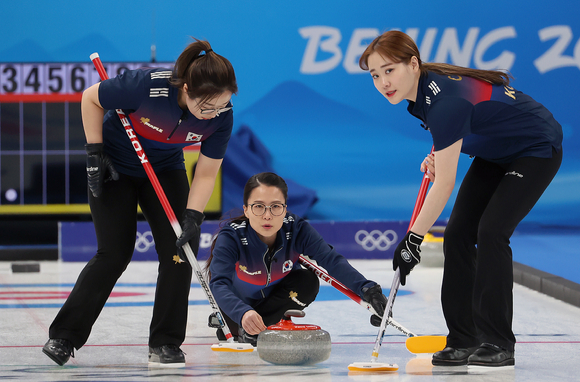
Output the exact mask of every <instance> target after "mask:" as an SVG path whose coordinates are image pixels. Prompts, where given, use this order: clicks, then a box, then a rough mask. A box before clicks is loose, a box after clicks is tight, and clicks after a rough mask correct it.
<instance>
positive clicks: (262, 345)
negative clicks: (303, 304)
mask: <svg viewBox="0 0 580 382" xmlns="http://www.w3.org/2000/svg"><path fill="white" fill-rule="evenodd" d="M304 315H305V313H304V312H303V311H301V310H288V311H286V313H285V314H284V318H282V319H281V320H280V322H278V323H277V324H275V325H270V326H268V329H267V330H264V331H263V332H261V333H260V334H259V335H258V344H257V345H258V346H257V349H258V355H259V356H260V358H262V359H263V360H264V361H266V362H270V363H273V364H276V365H312V364H315V363H319V362H323V361H326V360H327V359H328V357H330V347H331V342H330V334H329V333H328V332H327V331H325V330H322V329H320V326H316V325H297V324H294V323H293V322H292V318H291V317H304Z"/></svg>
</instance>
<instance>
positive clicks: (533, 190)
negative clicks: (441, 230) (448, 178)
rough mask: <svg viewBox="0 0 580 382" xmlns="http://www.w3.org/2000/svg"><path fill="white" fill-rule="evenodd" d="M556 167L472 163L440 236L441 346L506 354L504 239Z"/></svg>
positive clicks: (509, 300)
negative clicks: (485, 347)
mask: <svg viewBox="0 0 580 382" xmlns="http://www.w3.org/2000/svg"><path fill="white" fill-rule="evenodd" d="M561 162H562V152H561V151H560V152H559V153H556V152H555V150H554V151H553V156H552V158H551V159H544V158H533V157H525V158H520V159H517V160H515V161H514V162H512V163H510V164H506V165H498V164H495V163H491V162H488V161H485V160H483V159H481V158H475V159H474V161H473V163H472V165H471V167H470V168H469V171H468V172H467V174H466V175H465V178H464V180H463V183H462V184H461V187H460V189H459V193H458V195H457V200H456V202H455V205H454V207H453V211H452V213H451V217H450V219H449V223H448V224H447V228H446V230H445V235H444V243H443V246H444V253H445V265H444V273H443V285H442V290H441V302H442V306H443V314H444V316H445V320H446V322H447V327H448V329H449V335H448V336H447V346H451V347H455V348H465V347H474V346H479V345H480V344H481V343H484V342H487V343H492V344H495V345H498V346H501V347H503V348H506V349H508V350H511V351H513V350H514V347H515V342H516V339H515V336H514V334H513V332H512V318H513V294H512V291H513V264H512V251H511V248H510V246H509V244H510V237H511V235H512V234H513V232H514V230H515V228H516V227H517V225H518V224H519V223H520V221H522V219H523V218H524V217H525V216H526V215H527V214H528V212H530V210H531V209H532V207H533V206H534V205H535V204H536V202H537V201H538V199H539V198H540V196H541V195H542V194H543V192H544V190H545V189H546V188H547V187H548V185H549V184H550V182H551V181H552V179H553V178H554V176H555V175H556V173H557V172H558V169H559V168H560V164H561Z"/></svg>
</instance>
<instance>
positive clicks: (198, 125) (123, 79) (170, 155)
mask: <svg viewBox="0 0 580 382" xmlns="http://www.w3.org/2000/svg"><path fill="white" fill-rule="evenodd" d="M171 76H172V72H171V71H170V70H167V69H137V70H127V71H125V72H124V73H123V74H120V75H119V76H117V77H115V78H111V79H108V80H105V81H103V82H102V83H101V85H100V87H99V101H100V103H101V105H102V106H103V108H105V109H108V112H107V113H106V115H105V118H104V122H103V141H104V143H105V151H106V152H107V154H108V155H109V156H110V157H111V159H112V160H113V163H114V164H115V168H116V169H117V171H119V172H122V173H124V174H127V175H132V176H140V177H146V173H145V170H144V169H143V166H142V164H141V162H140V160H139V158H138V157H137V155H136V154H135V149H134V148H133V144H132V143H131V141H130V139H129V138H128V137H127V133H126V131H125V128H124V127H123V125H122V124H121V121H120V119H119V117H118V116H117V113H116V112H115V110H114V109H123V111H124V112H125V113H126V114H131V120H132V121H133V129H134V130H135V133H136V134H137V136H138V138H139V141H140V143H141V146H142V147H143V149H144V151H145V153H146V154H147V157H148V159H149V162H150V163H151V165H152V166H153V168H154V169H155V171H166V170H176V169H184V168H185V165H184V159H183V148H184V147H186V146H189V145H192V144H195V143H199V142H201V153H202V154H203V155H205V156H207V157H209V158H213V159H222V158H223V157H224V155H225V152H226V148H227V145H228V141H229V139H230V136H231V132H232V126H233V112H232V110H228V111H227V112H224V113H221V114H220V115H219V117H215V118H212V119H207V120H203V119H197V118H196V117H195V116H194V115H193V114H191V113H190V112H189V110H182V109H181V108H180V107H179V104H178V95H179V91H178V89H177V88H175V87H173V86H171V85H170V84H169V80H170V79H171Z"/></svg>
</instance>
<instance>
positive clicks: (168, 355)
mask: <svg viewBox="0 0 580 382" xmlns="http://www.w3.org/2000/svg"><path fill="white" fill-rule="evenodd" d="M149 366H152V367H185V353H184V352H182V351H181V349H180V348H179V346H177V345H163V346H159V347H157V348H152V347H151V346H150V347H149Z"/></svg>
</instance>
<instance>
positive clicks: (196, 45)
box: [171, 38, 238, 102]
mask: <svg viewBox="0 0 580 382" xmlns="http://www.w3.org/2000/svg"><path fill="white" fill-rule="evenodd" d="M194 40H195V42H192V43H191V44H189V45H188V46H187V47H186V48H185V49H184V50H183V52H181V54H180V55H179V57H178V58H177V61H176V62H175V66H174V67H173V78H172V79H171V85H173V86H175V87H176V88H178V89H183V85H184V84H187V95H188V96H189V98H192V99H194V98H200V99H201V102H204V101H207V100H209V99H212V98H214V97H216V96H218V95H220V94H222V93H223V92H225V91H229V92H231V93H232V94H237V93H238V84H237V82H236V74H235V72H234V67H233V66H232V64H231V62H230V61H228V59H227V58H225V57H223V56H220V55H219V54H217V53H216V52H214V51H213V50H212V48H211V45H210V43H209V42H207V41H202V40H198V39H196V38H194ZM202 53H203V54H202Z"/></svg>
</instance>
